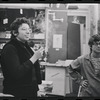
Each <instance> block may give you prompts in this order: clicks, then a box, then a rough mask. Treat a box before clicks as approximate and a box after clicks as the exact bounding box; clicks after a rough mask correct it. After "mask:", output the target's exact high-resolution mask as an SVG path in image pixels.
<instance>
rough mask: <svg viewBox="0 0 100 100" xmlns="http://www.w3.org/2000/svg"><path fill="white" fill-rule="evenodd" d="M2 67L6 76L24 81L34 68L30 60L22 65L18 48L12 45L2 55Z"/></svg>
mask: <svg viewBox="0 0 100 100" xmlns="http://www.w3.org/2000/svg"><path fill="white" fill-rule="evenodd" d="M1 65H2V70H3V72H4V74H5V76H6V75H7V76H9V77H10V78H12V79H22V78H23V77H25V76H24V75H27V73H29V72H30V71H31V70H32V67H33V66H34V65H33V64H32V62H31V61H30V60H27V61H26V62H24V63H22V64H21V63H20V61H19V57H18V54H17V51H16V48H15V47H14V46H12V45H8V46H6V47H5V48H4V49H3V51H2V53H1Z"/></svg>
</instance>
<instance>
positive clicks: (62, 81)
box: [45, 63, 72, 96]
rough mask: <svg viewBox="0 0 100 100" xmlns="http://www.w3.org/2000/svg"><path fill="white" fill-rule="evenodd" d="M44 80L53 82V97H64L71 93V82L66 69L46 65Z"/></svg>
mask: <svg viewBox="0 0 100 100" xmlns="http://www.w3.org/2000/svg"><path fill="white" fill-rule="evenodd" d="M45 80H47V81H52V82H53V90H52V93H50V94H53V95H61V96H66V94H70V93H72V80H71V77H70V76H69V74H68V71H67V69H66V67H64V66H57V65H56V64H50V63H49V64H47V65H46V66H45Z"/></svg>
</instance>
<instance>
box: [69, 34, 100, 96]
mask: <svg viewBox="0 0 100 100" xmlns="http://www.w3.org/2000/svg"><path fill="white" fill-rule="evenodd" d="M88 45H89V47H90V53H89V54H87V55H83V56H80V57H78V58H77V59H75V60H73V61H72V63H71V64H70V65H69V74H70V75H71V77H72V78H73V79H74V80H75V81H76V82H77V83H79V84H80V87H79V92H78V96H79V97H99V96H100V35H98V34H95V35H93V36H91V37H90V39H89V42H88Z"/></svg>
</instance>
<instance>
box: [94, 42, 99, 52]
mask: <svg viewBox="0 0 100 100" xmlns="http://www.w3.org/2000/svg"><path fill="white" fill-rule="evenodd" d="M92 52H96V53H100V41H98V42H95V43H94V45H93V46H92Z"/></svg>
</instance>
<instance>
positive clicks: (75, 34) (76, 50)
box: [67, 22, 81, 59]
mask: <svg viewBox="0 0 100 100" xmlns="http://www.w3.org/2000/svg"><path fill="white" fill-rule="evenodd" d="M80 48H81V46H80V24H76V23H70V22H69V23H68V31H67V59H76V58H77V57H78V56H80V55H81V52H80V51H81V50H80Z"/></svg>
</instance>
